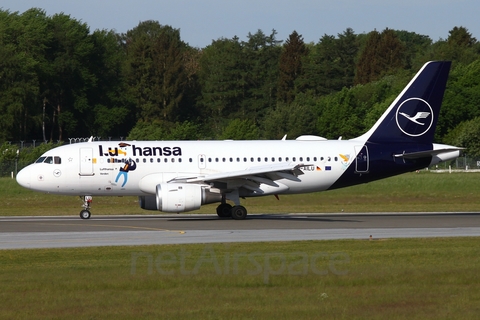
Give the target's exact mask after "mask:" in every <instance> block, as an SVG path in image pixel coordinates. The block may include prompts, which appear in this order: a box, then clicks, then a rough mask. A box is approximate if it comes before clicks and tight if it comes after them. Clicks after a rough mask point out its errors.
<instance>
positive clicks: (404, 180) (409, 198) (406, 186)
mask: <svg viewBox="0 0 480 320" xmlns="http://www.w3.org/2000/svg"><path fill="white" fill-rule="evenodd" d="M0 194H1V195H2V198H3V199H4V200H5V201H6V203H4V205H3V206H0V216H7V215H77V214H78V212H79V211H80V209H81V204H82V201H81V200H80V199H79V197H73V196H58V195H52V194H42V193H38V192H33V191H29V190H26V189H24V188H22V187H20V186H19V185H18V184H17V183H16V182H15V180H12V179H9V178H0ZM479 194H480V173H452V174H448V173H443V174H437V173H427V172H422V173H419V174H416V173H409V174H404V175H400V176H397V177H392V178H388V179H384V180H380V181H375V182H372V183H369V184H364V185H359V186H354V187H349V188H344V189H338V190H332V191H327V192H320V193H311V194H302V195H280V201H278V200H277V199H276V198H275V197H274V196H267V197H259V198H248V199H245V200H242V204H243V205H244V206H246V207H247V209H248V211H249V212H250V213H292V212H334V213H335V212H341V211H342V210H343V211H344V212H392V211H393V212H395V211H402V212H429V211H430V212H432V211H479V210H480V196H479ZM215 207H216V204H212V205H206V206H203V207H202V208H201V209H200V210H198V211H194V212H199V213H214V212H215ZM92 213H93V214H94V215H95V214H151V213H155V212H154V211H145V210H142V209H140V208H139V207H138V201H137V198H136V197H94V202H93V205H92Z"/></svg>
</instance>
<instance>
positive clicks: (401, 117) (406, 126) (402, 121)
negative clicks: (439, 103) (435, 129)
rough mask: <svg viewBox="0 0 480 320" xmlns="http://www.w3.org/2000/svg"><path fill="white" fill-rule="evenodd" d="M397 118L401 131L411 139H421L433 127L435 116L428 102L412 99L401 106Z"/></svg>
mask: <svg viewBox="0 0 480 320" xmlns="http://www.w3.org/2000/svg"><path fill="white" fill-rule="evenodd" d="M395 118H396V121H397V126H398V128H399V129H400V131H402V132H403V133H405V134H406V135H407V136H410V137H419V136H422V135H424V134H425V133H427V132H428V130H429V129H430V128H431V127H432V124H433V119H434V116H433V109H432V107H431V106H430V105H429V104H428V102H427V101H425V100H423V99H420V98H410V99H407V100H405V101H403V102H402V104H400V106H399V107H398V109H397V113H396V115H395Z"/></svg>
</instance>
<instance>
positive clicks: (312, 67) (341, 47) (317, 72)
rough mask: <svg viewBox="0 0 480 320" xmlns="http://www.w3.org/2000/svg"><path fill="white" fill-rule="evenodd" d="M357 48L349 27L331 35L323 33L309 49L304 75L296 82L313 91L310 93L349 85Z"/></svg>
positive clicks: (335, 89) (321, 92)
mask: <svg viewBox="0 0 480 320" xmlns="http://www.w3.org/2000/svg"><path fill="white" fill-rule="evenodd" d="M357 51H358V44H357V42H356V36H355V34H354V33H353V30H352V29H350V28H349V29H347V30H345V32H344V33H342V34H338V38H335V37H334V36H329V35H326V34H325V35H324V36H323V37H322V38H320V41H319V42H318V44H316V45H315V46H312V48H311V50H309V55H308V58H307V59H305V61H304V62H305V63H304V70H305V72H304V74H303V76H302V78H300V79H299V80H298V81H299V82H300V81H301V82H302V87H305V88H308V89H310V90H313V94H314V95H324V94H329V93H332V92H337V91H340V90H341V89H342V88H343V87H350V86H352V85H353V79H354V76H355V57H356V54H357Z"/></svg>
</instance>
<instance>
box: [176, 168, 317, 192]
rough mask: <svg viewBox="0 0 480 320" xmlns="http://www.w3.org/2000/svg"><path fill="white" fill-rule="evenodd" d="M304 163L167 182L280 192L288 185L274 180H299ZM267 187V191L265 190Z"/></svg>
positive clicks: (223, 188)
mask: <svg viewBox="0 0 480 320" xmlns="http://www.w3.org/2000/svg"><path fill="white" fill-rule="evenodd" d="M306 166H310V165H305V164H292V163H288V164H287V163H279V164H271V165H266V166H256V167H251V168H248V169H245V170H240V171H230V172H219V173H212V174H206V175H201V176H196V177H178V178H174V179H172V180H170V181H169V182H168V183H205V184H209V185H211V186H212V187H214V188H218V189H220V190H224V191H226V190H233V189H239V188H245V189H247V190H250V191H252V192H254V193H261V194H264V193H266V192H270V191H271V192H274V191H275V190H277V191H279V192H281V191H286V190H288V187H286V186H285V185H283V184H281V183H277V182H276V180H279V179H288V180H291V181H300V179H299V178H298V176H299V175H302V174H303V171H302V170H301V169H302V168H303V167H306ZM267 189H268V190H269V191H267Z"/></svg>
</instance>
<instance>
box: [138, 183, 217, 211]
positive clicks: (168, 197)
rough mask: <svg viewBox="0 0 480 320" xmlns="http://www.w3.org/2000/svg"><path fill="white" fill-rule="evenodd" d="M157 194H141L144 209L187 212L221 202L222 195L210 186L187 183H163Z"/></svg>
mask: <svg viewBox="0 0 480 320" xmlns="http://www.w3.org/2000/svg"><path fill="white" fill-rule="evenodd" d="M156 193H157V194H156V195H155V196H140V197H138V198H139V203H140V207H141V208H142V209H146V210H160V211H163V212H186V211H192V210H197V209H200V206H201V205H203V204H208V203H214V202H220V201H221V200H222V195H221V194H220V193H215V192H212V191H211V190H210V189H209V187H208V186H202V185H198V184H187V183H161V184H158V185H157V187H156Z"/></svg>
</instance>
